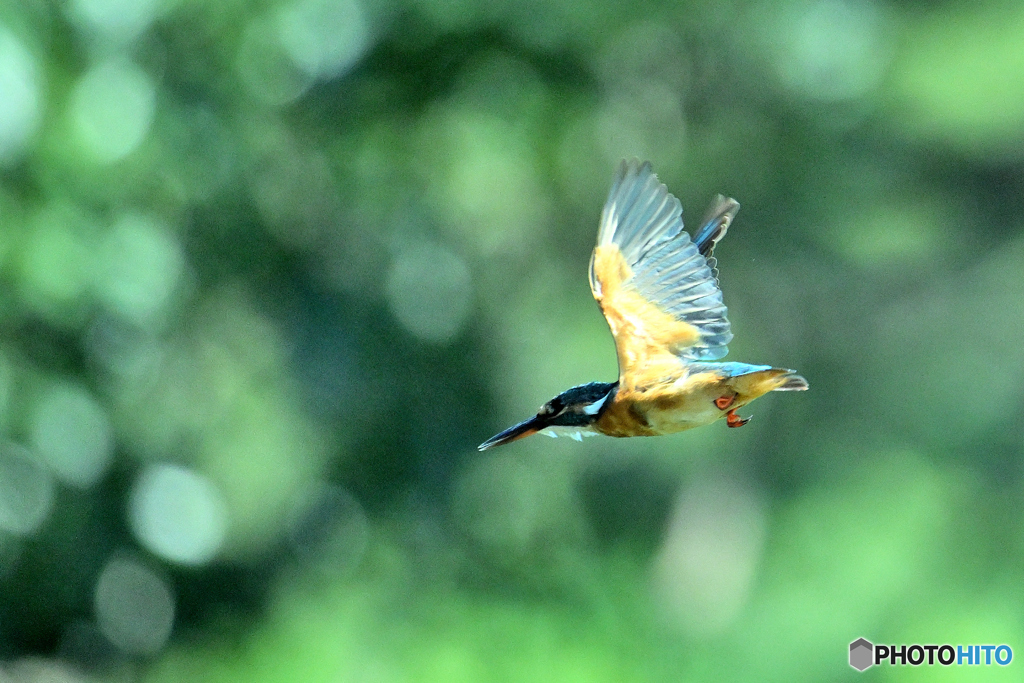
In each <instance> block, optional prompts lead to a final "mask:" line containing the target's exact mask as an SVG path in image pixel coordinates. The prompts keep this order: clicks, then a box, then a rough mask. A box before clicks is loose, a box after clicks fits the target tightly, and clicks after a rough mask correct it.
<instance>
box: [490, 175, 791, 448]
mask: <svg viewBox="0 0 1024 683" xmlns="http://www.w3.org/2000/svg"><path fill="white" fill-rule="evenodd" d="M739 208H740V205H739V203H738V202H737V201H736V200H735V199H730V198H727V197H724V196H722V195H718V196H717V197H716V199H715V201H714V202H713V203H712V205H711V207H710V208H709V209H708V212H707V215H706V216H705V217H704V220H703V221H702V222H701V224H700V226H701V227H700V228H699V229H698V230H697V231H696V232H695V233H694V237H693V239H692V240H691V239H690V236H689V235H688V234H687V233H686V231H684V230H683V208H682V204H680V202H679V200H678V199H676V198H675V197H674V196H673V195H672V194H670V193H669V191H668V188H667V187H665V185H663V184H662V183H661V182H660V181H659V180H658V177H657V176H656V175H655V174H654V171H653V170H652V168H651V164H650V162H646V161H645V162H643V163H641V162H640V161H639V160H637V159H633V160H629V161H625V160H624V161H622V163H620V164H619V168H618V171H617V172H616V174H615V179H614V181H613V182H612V188H611V191H610V192H609V193H608V200H607V201H606V202H605V205H604V210H603V211H602V213H601V223H600V227H599V228H598V232H597V246H596V247H595V248H594V252H593V254H592V255H591V257H590V290H591V292H593V294H594V298H595V299H596V300H597V303H598V306H600V308H601V312H602V313H603V314H604V317H605V320H607V321H608V327H609V328H610V329H611V332H612V337H613V338H614V339H615V352H616V355H617V356H618V361H619V379H618V380H617V381H615V382H590V383H589V384H582V385H580V386H575V387H572V388H571V389H567V390H566V391H563V392H562V393H561V394H559V395H558V396H555V397H554V398H553V399H551V400H550V401H548V402H547V403H545V404H544V405H543V406H541V407H540V410H538V411H537V414H536V415H535V416H534V417H531V418H530V419H528V420H524V421H523V422H520V423H519V424H517V425H515V426H512V427H509V428H508V429H506V430H505V431H503V432H501V433H500V434H497V435H495V436H493V437H491V438H490V439H488V440H487V441H484V442H483V443H482V444H480V446H479V449H480V450H481V451H484V450H487V449H488V448H494V447H495V446H501V445H502V444H506V443H510V442H512V441H515V440H517V439H521V438H523V437H526V436H529V435H531V434H538V433H540V434H547V435H549V436H558V435H559V433H563V434H567V435H569V436H571V437H573V438H574V439H576V440H577V441H579V440H581V436H584V435H590V434H605V435H607V436H617V437H625V436H658V435H662V434H672V433H674V432H680V431H683V430H685V429H693V428H694V427H700V426H703V425H707V424H711V423H712V422H715V421H716V420H719V419H721V418H723V417H724V418H725V423H726V424H727V425H728V426H729V427H742V426H743V425H745V424H746V423H747V422H749V421H750V417H749V416H748V417H740V415H739V414H738V413H737V412H736V411H737V410H738V409H740V408H742V407H743V406H745V405H747V404H748V403H750V402H751V401H753V400H754V399H755V398H758V397H759V396H763V395H764V394H766V393H768V392H770V391H804V390H806V389H807V388H808V384H807V380H806V379H804V378H803V377H801V376H800V375H798V374H796V372H795V371H793V370H788V369H786V368H776V367H772V366H770V365H749V364H747V363H732V362H724V363H723V362H717V361H719V359H721V358H723V357H725V355H726V354H727V353H728V352H729V349H728V347H727V344H728V343H729V342H730V341H731V340H732V336H733V335H732V332H731V331H730V327H729V320H728V319H727V318H726V312H727V310H726V307H725V303H724V302H723V299H722V290H721V289H720V288H719V285H718V269H717V261H716V259H715V257H714V256H713V253H714V249H715V245H717V244H718V241H719V240H721V239H722V237H724V236H725V233H726V231H727V230H728V229H729V225H730V224H731V223H732V220H733V218H734V217H735V216H736V212H737V211H739Z"/></svg>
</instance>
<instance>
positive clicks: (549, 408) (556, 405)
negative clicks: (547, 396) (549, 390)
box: [537, 399, 562, 417]
mask: <svg viewBox="0 0 1024 683" xmlns="http://www.w3.org/2000/svg"><path fill="white" fill-rule="evenodd" d="M560 412H562V404H561V402H560V401H557V400H555V399H552V400H550V401H548V402H547V403H545V404H544V405H542V406H541V407H540V410H538V411H537V414H538V415H540V416H541V417H550V416H551V415H557V414H558V413H560Z"/></svg>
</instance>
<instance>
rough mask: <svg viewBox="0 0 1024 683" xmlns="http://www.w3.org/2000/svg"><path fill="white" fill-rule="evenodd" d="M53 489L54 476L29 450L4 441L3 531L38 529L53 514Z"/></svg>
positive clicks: (0, 466) (0, 474) (0, 450)
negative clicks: (51, 510)
mask: <svg viewBox="0 0 1024 683" xmlns="http://www.w3.org/2000/svg"><path fill="white" fill-rule="evenodd" d="M53 489H54V484H53V477H52V476H51V475H50V473H49V472H48V471H47V469H46V468H45V467H44V466H43V465H42V464H41V463H40V462H38V461H37V460H36V459H35V458H34V457H32V455H31V454H30V453H29V452H28V451H27V450H25V449H24V448H22V447H21V446H18V445H16V444H13V443H9V442H4V441H0V530H3V531H7V532H9V533H12V534H16V535H19V536H24V535H28V534H31V533H32V532H34V531H36V529H38V528H39V526H40V525H41V524H42V523H43V522H44V521H45V520H46V518H47V516H48V515H49V513H50V508H51V507H52V505H53Z"/></svg>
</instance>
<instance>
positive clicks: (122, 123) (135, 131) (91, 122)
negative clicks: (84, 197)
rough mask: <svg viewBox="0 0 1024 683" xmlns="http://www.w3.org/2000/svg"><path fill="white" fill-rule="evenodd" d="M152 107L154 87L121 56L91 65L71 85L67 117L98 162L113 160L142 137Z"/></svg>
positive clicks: (135, 146) (134, 66)
mask: <svg viewBox="0 0 1024 683" xmlns="http://www.w3.org/2000/svg"><path fill="white" fill-rule="evenodd" d="M155 110H156V88H155V86H154V85H153V82H152V81H151V80H150V78H149V76H147V75H146V73H145V72H144V71H143V70H142V69H140V68H139V67H137V66H136V65H135V64H133V63H132V62H130V61H128V60H127V59H123V58H111V59H108V60H106V61H103V62H100V63H99V64H96V65H95V66H93V67H92V68H91V69H89V71H87V72H86V73H85V75H84V76H82V78H81V79H80V80H79V81H78V83H77V84H76V85H75V89H74V93H73V94H72V97H71V118H72V121H73V123H74V126H75V131H76V133H77V134H78V139H79V141H80V142H81V144H82V146H83V147H84V148H85V150H86V151H88V152H89V153H91V154H92V156H93V157H94V158H95V159H96V160H97V161H99V162H101V163H109V162H112V161H117V160H118V159H121V158H123V157H125V156H127V155H128V154H130V153H131V152H133V151H134V150H135V149H136V148H137V147H138V146H139V145H140V144H141V143H142V141H143V140H144V139H145V137H146V134H147V133H148V132H149V128H150V125H151V124H152V123H153V115H154V113H155Z"/></svg>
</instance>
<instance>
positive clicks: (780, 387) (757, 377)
mask: <svg viewBox="0 0 1024 683" xmlns="http://www.w3.org/2000/svg"><path fill="white" fill-rule="evenodd" d="M729 383H730V384H731V385H732V387H733V389H735V390H736V392H737V393H739V394H740V395H741V396H743V397H744V398H745V399H746V400H748V401H752V400H753V399H755V398H757V397H758V396H763V395H764V394H767V393H768V392H769V391H805V390H807V389H808V388H809V386H810V385H809V384H807V380H806V379H804V378H803V377H801V376H800V375H798V374H796V372H794V371H793V370H787V369H786V368H768V369H767V370H756V371H754V372H748V373H745V374H742V375H739V376H736V377H733V378H732V379H731V380H730V382H729Z"/></svg>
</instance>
